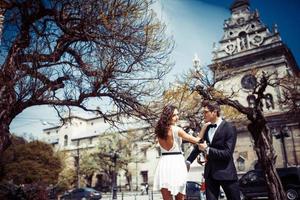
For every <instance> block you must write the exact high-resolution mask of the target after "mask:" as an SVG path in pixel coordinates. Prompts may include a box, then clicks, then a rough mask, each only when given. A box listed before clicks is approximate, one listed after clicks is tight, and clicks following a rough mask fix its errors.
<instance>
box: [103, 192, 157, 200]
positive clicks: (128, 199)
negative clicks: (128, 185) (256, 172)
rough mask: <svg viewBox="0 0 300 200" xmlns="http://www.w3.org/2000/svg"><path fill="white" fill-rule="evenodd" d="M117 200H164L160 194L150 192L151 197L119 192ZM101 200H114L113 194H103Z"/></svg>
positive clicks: (136, 193)
mask: <svg viewBox="0 0 300 200" xmlns="http://www.w3.org/2000/svg"><path fill="white" fill-rule="evenodd" d="M117 194H118V195H117V196H118V198H117V200H162V197H161V194H160V193H159V192H153V193H152V192H151V191H149V195H146V194H144V195H141V193H140V192H123V193H122V192H118V193H117ZM101 200H112V195H111V193H103V194H102V199H101Z"/></svg>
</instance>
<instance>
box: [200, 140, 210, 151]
mask: <svg viewBox="0 0 300 200" xmlns="http://www.w3.org/2000/svg"><path fill="white" fill-rule="evenodd" d="M207 147H208V146H207V143H206V141H204V142H203V143H199V144H198V148H199V150H200V151H204V150H205V149H206V148H207Z"/></svg>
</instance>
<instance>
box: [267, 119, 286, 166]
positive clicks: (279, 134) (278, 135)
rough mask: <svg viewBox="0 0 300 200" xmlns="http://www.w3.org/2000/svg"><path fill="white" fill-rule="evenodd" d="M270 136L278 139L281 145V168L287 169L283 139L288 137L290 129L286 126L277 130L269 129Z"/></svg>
mask: <svg viewBox="0 0 300 200" xmlns="http://www.w3.org/2000/svg"><path fill="white" fill-rule="evenodd" d="M271 133H272V135H274V136H275V138H276V139H280V142H281V144H282V152H283V157H284V160H283V166H284V167H285V168H287V163H288V158H287V153H286V146H285V138H286V137H290V129H289V127H287V126H285V125H284V126H281V127H280V128H279V130H277V129H276V128H272V129H271Z"/></svg>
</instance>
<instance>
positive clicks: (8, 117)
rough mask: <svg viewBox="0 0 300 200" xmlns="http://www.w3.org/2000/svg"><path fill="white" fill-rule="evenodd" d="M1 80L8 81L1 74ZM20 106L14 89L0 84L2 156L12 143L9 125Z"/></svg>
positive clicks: (0, 143) (0, 150) (0, 142)
mask: <svg viewBox="0 0 300 200" xmlns="http://www.w3.org/2000/svg"><path fill="white" fill-rule="evenodd" d="M1 81H4V82H5V81H7V80H5V79H3V78H2V77H1V76H0V84H1V83H3V82H1ZM17 109H18V106H17V105H16V103H15V93H14V90H13V89H9V87H7V86H3V85H0V156H1V155H2V153H3V152H4V150H5V149H7V148H8V147H9V145H10V144H11V141H10V132H9V125H10V123H11V121H12V119H13V118H14V116H15V113H16V111H17Z"/></svg>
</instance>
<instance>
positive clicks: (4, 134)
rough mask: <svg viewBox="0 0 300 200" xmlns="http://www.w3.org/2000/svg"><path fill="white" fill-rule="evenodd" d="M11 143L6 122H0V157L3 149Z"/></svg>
mask: <svg viewBox="0 0 300 200" xmlns="http://www.w3.org/2000/svg"><path fill="white" fill-rule="evenodd" d="M10 144H11V141H10V134H9V130H8V127H7V125H6V124H2V122H1V124H0V157H1V155H2V153H3V152H4V150H5V149H7V148H8V147H9V145H10Z"/></svg>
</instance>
